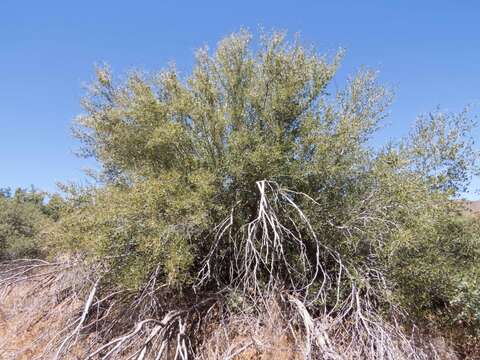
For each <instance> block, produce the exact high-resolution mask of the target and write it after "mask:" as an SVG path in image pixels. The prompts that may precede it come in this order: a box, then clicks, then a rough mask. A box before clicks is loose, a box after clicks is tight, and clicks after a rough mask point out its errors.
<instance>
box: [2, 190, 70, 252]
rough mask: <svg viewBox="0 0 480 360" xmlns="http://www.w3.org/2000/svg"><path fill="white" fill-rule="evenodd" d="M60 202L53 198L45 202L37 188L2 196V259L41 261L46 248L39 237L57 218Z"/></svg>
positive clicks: (58, 199)
mask: <svg viewBox="0 0 480 360" xmlns="http://www.w3.org/2000/svg"><path fill="white" fill-rule="evenodd" d="M60 199H61V198H60V197H59V196H58V195H56V196H55V195H54V196H53V197H52V198H51V199H50V201H49V202H46V199H45V193H42V192H40V191H38V190H36V189H34V188H32V189H30V190H25V189H20V188H19V189H17V190H16V191H15V192H14V193H13V194H12V193H11V191H10V190H9V189H4V190H2V191H1V193H0V259H15V258H27V257H38V256H41V255H42V253H43V247H44V244H43V243H42V239H41V236H40V234H41V233H42V232H43V231H44V230H46V228H47V227H48V225H49V224H50V222H51V221H52V219H53V218H55V217H56V216H55V214H56V211H57V210H56V207H57V206H54V204H55V203H57V204H60V202H61V200H60Z"/></svg>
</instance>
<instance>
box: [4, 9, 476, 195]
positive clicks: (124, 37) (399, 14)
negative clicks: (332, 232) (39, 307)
mask: <svg viewBox="0 0 480 360" xmlns="http://www.w3.org/2000/svg"><path fill="white" fill-rule="evenodd" d="M479 16H480V2H479V1H475V0H463V1H453V0H449V1H441V0H435V1H433V0H422V1H418V0H417V1H407V0H389V1H387V0H384V1H369V0H365V1H358V0H350V1H333V0H332V1H313V0H312V1H281V0H269V1H261V0H256V1H250V0H242V1H235V2H234V1H208V0H203V1H167V0H158V1H142V0H138V1H121V0H117V1H112V0H101V1H99V0H97V1H91V0H82V1H65V0H64V1H49V0H44V1H34V0H31V1H21V0H15V1H12V0H2V1H0V187H4V186H11V187H16V186H29V185H30V184H35V185H36V186H38V187H40V188H43V189H46V190H50V191H51V190H55V183H56V182H57V181H62V182H65V181H69V180H80V179H82V178H83V175H82V168H84V167H86V166H89V162H88V161H85V160H82V159H78V158H76V157H75V156H74V155H73V151H74V150H75V149H76V148H78V143H76V141H75V140H74V139H73V138H72V137H71V135H70V123H71V120H72V119H73V118H74V117H75V116H76V115H77V114H79V113H80V111H81V109H80V107H79V100H80V97H81V96H82V94H83V89H82V85H83V84H84V83H85V82H88V81H89V80H91V79H92V76H93V65H94V64H95V63H101V62H104V61H105V62H108V63H109V64H110V65H111V66H112V68H113V70H114V71H115V72H116V73H117V74H119V73H120V74H121V73H122V72H125V71H126V70H129V69H132V68H134V67H136V68H143V69H147V70H155V69H160V68H162V67H164V66H165V65H167V64H168V63H169V62H171V61H175V62H176V64H177V65H178V67H179V68H180V69H181V70H183V71H184V72H187V71H188V70H189V69H190V68H191V65H192V55H193V52H194V50H195V49H196V48H198V47H199V46H202V45H204V44H209V45H210V46H211V47H213V46H214V45H215V43H216V42H217V41H218V40H219V39H220V38H221V37H222V36H224V35H226V34H228V33H230V32H233V31H236V30H238V29H239V28H240V27H242V26H243V27H247V28H249V29H251V30H253V31H255V30H258V29H259V26H262V27H264V28H265V29H267V30H269V29H273V28H274V29H285V30H289V31H290V32H300V34H301V36H302V39H303V40H304V41H305V42H307V43H312V44H313V45H315V46H316V48H318V49H319V50H320V51H326V52H330V53H332V52H333V51H335V50H336V49H337V48H339V47H343V48H345V49H346V50H347V56H346V58H345V61H344V64H343V67H342V69H341V73H340V76H339V79H338V80H336V81H338V85H339V86H341V85H342V79H343V78H344V76H345V74H349V73H353V72H354V71H355V70H357V69H358V68H359V67H361V66H368V67H372V68H375V69H378V70H379V71H380V78H381V80H382V81H383V82H385V83H387V84H390V85H392V86H393V87H394V88H395V89H396V100H395V103H394V105H393V107H392V109H391V116H390V118H389V122H391V123H392V126H391V127H390V129H389V130H387V131H386V132H385V135H386V136H390V137H395V136H398V135H401V134H404V133H405V132H406V131H407V130H408V126H409V125H410V124H411V122H412V121H413V120H414V118H415V116H416V115H418V114H419V113H423V112H428V111H430V110H434V109H435V108H436V107H437V105H440V106H441V107H442V108H444V109H447V110H452V111H458V110H460V109H461V108H462V107H463V106H464V105H466V104H474V105H477V107H476V109H475V112H476V113H477V114H478V113H479V111H478V110H479V104H480V22H479ZM476 183H477V185H480V183H479V182H478V181H476Z"/></svg>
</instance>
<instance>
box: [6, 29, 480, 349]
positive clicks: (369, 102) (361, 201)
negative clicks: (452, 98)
mask: <svg viewBox="0 0 480 360" xmlns="http://www.w3.org/2000/svg"><path fill="white" fill-rule="evenodd" d="M342 56H343V55H342V53H338V54H335V55H333V56H319V55H318V54H317V53H316V52H315V51H314V50H310V49H307V48H305V47H303V46H302V45H301V44H300V43H298V42H297V41H294V42H289V41H287V40H286V38H285V35H284V34H280V33H273V34H271V35H264V36H263V37H262V38H261V41H260V42H259V43H255V44H253V45H252V41H251V35H250V34H249V33H247V32H245V31H242V32H240V33H237V34H234V35H231V36H229V37H227V38H225V39H224V40H222V41H221V42H220V43H219V44H218V47H217V49H216V50H215V51H214V52H213V53H211V52H210V51H209V50H208V49H207V48H203V49H200V50H199V51H198V52H197V53H196V64H195V66H194V69H193V70H192V73H191V74H190V75H189V76H187V77H182V76H180V74H179V72H178V71H177V70H176V69H175V68H174V67H170V68H168V69H166V70H164V71H160V72H158V73H152V74H145V73H141V72H132V73H130V74H129V75H128V76H127V77H126V78H125V79H124V80H118V79H115V78H114V77H113V76H112V74H111V71H110V70H109V69H108V67H103V68H99V69H97V79H96V81H95V82H94V83H93V84H92V85H91V86H90V88H89V93H88V95H87V96H86V97H85V99H84V101H83V106H84V109H85V112H84V114H83V115H81V116H79V117H78V118H77V119H76V121H75V134H76V136H77V137H78V138H80V139H81V141H82V142H83V145H84V148H83V154H84V155H85V156H93V157H95V158H96V159H97V160H98V161H99V163H100V164H101V165H102V166H103V170H102V171H101V173H100V174H98V180H99V184H100V185H99V186H95V187H92V188H72V189H70V192H69V194H68V196H67V198H68V200H67V203H66V205H64V206H62V210H61V212H60V215H59V220H58V221H57V222H56V225H55V230H54V231H50V232H49V237H48V241H47V245H46V247H47V248H49V249H50V252H52V251H53V253H58V252H61V253H65V252H70V253H72V254H76V255H80V256H82V258H83V259H85V260H86V261H87V262H91V263H98V262H101V263H102V264H103V266H104V267H105V269H108V270H107V271H105V277H106V278H108V280H109V281H110V283H113V284H115V285H116V286H118V287H120V288H124V289H129V290H132V291H136V290H141V289H143V288H144V287H145V286H146V285H147V284H150V282H151V281H152V280H151V279H152V277H153V278H154V279H155V281H158V283H161V284H164V285H165V286H166V287H167V288H168V289H169V291H172V292H173V293H174V294H175V295H174V296H176V297H178V298H180V299H183V300H185V299H188V298H189V296H190V295H191V294H194V293H195V294H197V295H198V294H202V293H212V292H218V293H222V292H224V291H227V293H228V295H226V296H227V298H228V301H229V302H228V304H229V305H228V306H231V307H232V308H234V307H235V306H240V307H242V306H245V304H247V303H251V302H252V301H253V302H255V301H256V300H255V299H257V300H258V299H259V298H261V297H262V296H265V294H272V293H282V292H287V293H289V294H291V295H292V296H295V297H298V298H300V299H301V301H302V303H303V304H305V306H306V308H308V310H309V311H311V312H312V313H314V314H317V315H318V314H321V313H324V314H329V316H333V315H335V316H337V318H339V319H345V318H348V317H350V318H352V319H353V320H352V323H353V324H354V325H353V327H352V328H353V329H357V330H358V329H359V328H361V327H362V326H363V327H365V330H366V333H368V334H369V335H368V336H371V334H372V333H374V332H375V331H379V332H380V330H378V329H380V327H379V326H377V327H375V326H376V325H375V326H374V325H370V323H371V324H378V323H377V322H376V321H377V319H378V318H380V317H382V318H389V317H390V316H391V314H392V313H393V311H394V310H393V309H397V308H398V307H399V308H400V309H403V310H406V311H407V312H409V313H410V314H412V315H415V316H416V317H417V318H416V319H419V320H421V321H427V320H428V319H431V317H432V316H434V317H438V318H439V319H441V322H442V324H443V323H445V324H450V325H451V324H454V323H455V322H456V321H459V320H462V321H464V322H465V323H466V324H468V326H469V327H471V329H476V328H478V321H479V320H480V303H479V301H478V296H477V294H478V293H479V288H478V280H477V279H479V277H478V275H479V271H480V267H479V266H478V258H479V257H478V256H479V253H480V242H479V241H480V239H479V235H478V234H479V231H478V230H479V222H478V221H477V219H476V218H475V217H472V216H470V215H465V211H464V209H463V205H462V203H461V202H460V201H459V200H458V199H459V197H460V196H461V194H462V193H463V191H465V190H466V189H467V187H468V184H469V181H470V179H471V177H472V176H473V175H475V174H477V173H478V154H477V152H476V151H475V150H474V147H473V139H472V138H471V136H470V134H471V130H472V129H473V127H474V125H475V124H474V123H473V122H472V121H471V120H470V117H469V113H468V111H464V112H462V113H460V114H449V113H443V112H441V111H439V110H437V111H436V112H433V113H431V114H428V115H425V116H421V117H419V118H418V119H417V121H416V123H415V126H414V127H413V128H412V130H411V132H410V134H409V136H407V137H405V138H403V139H397V140H395V141H388V142H386V144H385V145H384V146H378V145H377V142H378V141H377V140H378V139H377V140H376V141H375V146H374V142H373V138H374V137H375V136H376V134H377V130H378V129H379V128H380V127H381V125H382V120H384V118H385V117H386V116H387V114H388V107H389V104H390V103H391V100H392V94H391V92H390V91H389V90H388V89H386V88H385V87H384V86H382V85H381V84H379V82H378V81H377V77H376V74H375V73H374V72H372V71H368V70H365V71H360V72H359V73H358V74H356V75H355V76H353V77H351V78H350V79H349V80H348V81H347V83H346V84H345V86H344V87H343V88H340V89H338V90H337V89H336V88H335V87H334V86H333V85H332V79H333V78H334V76H335V74H336V71H337V68H338V66H339V65H340V63H341V58H342ZM2 201H6V200H2ZM8 201H9V202H11V203H13V202H15V200H8ZM28 209H29V210H28V211H32V213H34V214H35V215H34V216H40V215H37V213H39V212H40V210H38V208H37V207H33V205H32V209H30V208H28ZM1 216H5V215H1ZM1 236H2V235H1V232H0V241H1V239H2V238H1ZM21 236H24V235H21ZM225 289H228V290H225ZM185 295H186V296H185ZM183 300H182V301H183ZM365 314H367V315H365ZM365 318H367V319H369V320H368V321H365ZM450 325H449V326H450ZM382 329H383V328H382ZM382 331H383V330H382ZM472 331H475V330H472ZM382 334H383V333H382ZM368 336H367V338H368ZM358 341H365V342H367V340H365V339H364V338H363V337H362V336H359V337H358ZM366 348H370V349H371V351H380V350H379V347H378V345H375V346H371V347H369V346H366ZM362 351H363V350H362ZM365 351H366V350H365ZM369 351H370V350H369Z"/></svg>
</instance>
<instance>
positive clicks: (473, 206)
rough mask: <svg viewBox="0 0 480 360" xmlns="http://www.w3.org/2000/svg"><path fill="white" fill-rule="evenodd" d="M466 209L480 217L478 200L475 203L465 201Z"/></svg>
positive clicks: (479, 202) (479, 201)
mask: <svg viewBox="0 0 480 360" xmlns="http://www.w3.org/2000/svg"><path fill="white" fill-rule="evenodd" d="M466 204H467V208H469V209H470V210H471V211H472V212H474V213H476V214H478V215H480V200H476V201H467V202H466Z"/></svg>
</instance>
